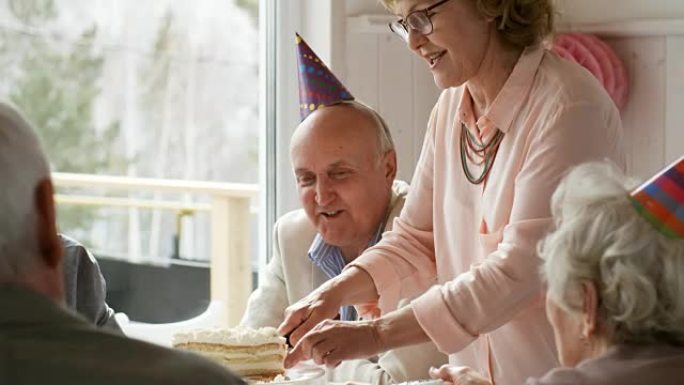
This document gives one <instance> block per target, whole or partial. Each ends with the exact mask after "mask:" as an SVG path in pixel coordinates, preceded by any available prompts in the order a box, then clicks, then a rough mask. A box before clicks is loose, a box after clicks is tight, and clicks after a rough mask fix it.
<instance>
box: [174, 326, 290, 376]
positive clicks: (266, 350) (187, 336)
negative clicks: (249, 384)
mask: <svg viewBox="0 0 684 385" xmlns="http://www.w3.org/2000/svg"><path fill="white" fill-rule="evenodd" d="M173 346H174V347H175V348H179V349H183V350H188V351H192V352H194V353H198V354H201V355H203V356H206V357H208V358H210V359H212V360H214V361H217V362H219V363H220V364H222V365H224V366H226V367H228V368H229V369H230V370H232V371H233V372H234V373H236V374H238V375H240V376H243V377H246V378H248V379H251V380H262V381H269V380H272V379H273V378H275V377H276V376H277V375H279V374H283V373H285V368H284V367H283V360H284V359H285V355H286V353H287V345H286V343H285V338H283V337H281V336H279V335H278V332H277V331H276V329H275V328H272V327H266V328H260V329H250V328H245V327H236V328H231V329H218V328H217V329H196V330H190V331H186V332H179V333H176V334H175V335H174V336H173Z"/></svg>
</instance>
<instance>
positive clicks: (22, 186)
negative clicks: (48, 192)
mask: <svg viewBox="0 0 684 385" xmlns="http://www.w3.org/2000/svg"><path fill="white" fill-rule="evenodd" d="M49 177H50V169H49V166H48V163H47V160H46V159H45V155H44V153H43V150H42V148H41V145H40V141H39V140H38V138H37V137H36V134H35V132H34V131H33V129H32V128H31V126H30V125H29V123H28V122H27V121H26V119H24V118H23V117H22V116H21V114H20V113H19V112H18V111H17V110H16V109H15V108H14V107H12V106H10V105H8V104H5V103H1V102H0V183H1V187H0V213H2V214H0V282H11V281H13V280H15V279H16V278H17V277H18V276H20V275H22V274H23V273H25V272H26V271H28V270H29V269H31V268H32V267H34V266H35V265H36V264H37V263H38V262H39V259H38V256H39V250H38V246H37V242H36V236H37V234H36V230H35V229H36V221H37V217H36V196H35V192H36V187H37V186H38V184H39V183H40V182H41V181H42V180H45V179H46V178H49Z"/></svg>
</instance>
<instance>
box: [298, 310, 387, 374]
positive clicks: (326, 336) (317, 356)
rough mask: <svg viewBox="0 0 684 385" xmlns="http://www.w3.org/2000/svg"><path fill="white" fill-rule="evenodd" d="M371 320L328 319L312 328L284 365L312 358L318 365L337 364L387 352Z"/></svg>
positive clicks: (332, 365) (333, 365) (331, 365)
mask: <svg viewBox="0 0 684 385" xmlns="http://www.w3.org/2000/svg"><path fill="white" fill-rule="evenodd" d="M384 350H385V349H384V348H383V344H382V342H381V341H380V336H379V333H378V330H377V328H376V326H375V324H374V323H373V322H372V321H361V322H349V321H331V320H325V321H323V322H321V323H319V324H318V325H316V327H314V328H313V329H312V330H311V331H309V332H308V333H307V334H306V335H305V336H304V337H303V338H302V339H301V341H299V342H298V343H297V345H296V346H295V347H294V349H292V350H291V351H290V353H289V354H288V355H287V358H285V367H286V368H291V367H292V366H294V365H295V364H297V362H299V361H302V360H307V359H313V360H314V362H315V363H316V364H318V365H323V364H325V365H327V366H330V367H335V366H337V365H339V364H340V362H342V361H345V360H349V359H354V358H368V357H372V356H375V355H377V354H378V353H380V352H382V351H384Z"/></svg>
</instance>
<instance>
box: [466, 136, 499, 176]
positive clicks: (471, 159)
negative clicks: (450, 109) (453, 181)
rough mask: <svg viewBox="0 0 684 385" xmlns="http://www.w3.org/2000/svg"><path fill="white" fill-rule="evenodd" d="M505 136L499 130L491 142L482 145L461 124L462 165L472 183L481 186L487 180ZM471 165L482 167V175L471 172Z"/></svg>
mask: <svg viewBox="0 0 684 385" xmlns="http://www.w3.org/2000/svg"><path fill="white" fill-rule="evenodd" d="M503 136H504V134H503V132H501V130H499V129H498V128H497V129H496V132H495V133H494V135H493V136H492V138H491V139H490V140H489V142H487V143H482V142H481V141H480V139H478V138H476V137H475V136H474V135H473V134H472V133H471V132H470V131H469V130H468V129H467V128H466V126H465V124H463V123H461V165H462V166H463V173H464V174H465V176H466V178H467V179H468V181H469V182H470V183H472V184H480V183H482V182H484V181H485V180H486V179H487V175H489V172H490V171H491V169H492V165H493V164H494V159H495V158H496V153H497V152H498V150H499V145H500V144H501V141H502V140H503ZM471 163H472V164H473V165H475V166H478V167H482V171H481V172H480V175H476V174H475V172H473V171H471V169H470V167H471V166H470V164H471Z"/></svg>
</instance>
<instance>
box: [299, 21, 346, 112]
mask: <svg viewBox="0 0 684 385" xmlns="http://www.w3.org/2000/svg"><path fill="white" fill-rule="evenodd" d="M295 35H296V36H295V41H296V43H297V63H298V64H299V66H298V71H297V73H298V75H299V114H300V116H301V118H302V121H303V120H304V119H306V117H307V116H309V114H311V113H312V112H314V111H316V110H317V109H319V108H321V107H323V106H330V105H332V104H336V103H339V102H341V101H343V100H354V97H353V96H352V95H351V94H350V93H349V91H347V89H346V88H345V87H344V85H342V82H340V81H339V80H337V78H336V77H335V75H333V73H332V72H331V71H330V70H329V69H328V67H327V66H326V65H325V63H323V61H322V60H321V59H320V58H319V57H318V55H316V54H315V53H314V51H313V50H312V49H311V47H309V45H308V44H306V42H305V41H304V39H302V37H301V36H299V34H298V33H297V34H295Z"/></svg>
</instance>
